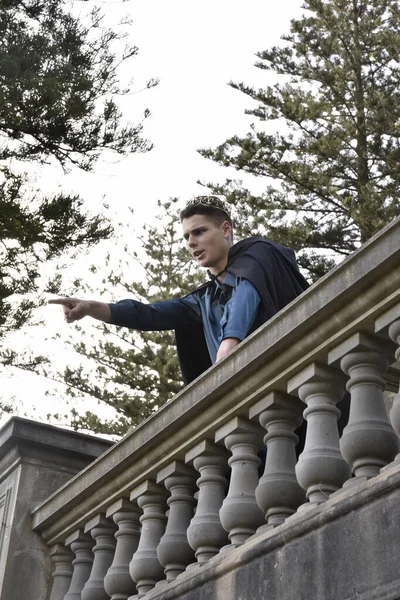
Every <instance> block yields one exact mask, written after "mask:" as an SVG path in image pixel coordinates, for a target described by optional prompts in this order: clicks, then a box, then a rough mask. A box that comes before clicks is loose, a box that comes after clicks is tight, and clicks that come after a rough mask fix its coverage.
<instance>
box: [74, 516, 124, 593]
mask: <svg viewBox="0 0 400 600" xmlns="http://www.w3.org/2000/svg"><path fill="white" fill-rule="evenodd" d="M84 531H85V533H90V535H91V536H92V538H93V539H94V540H95V542H96V543H95V545H94V547H93V554H94V560H93V566H92V570H91V573H90V577H89V579H88V580H87V582H86V583H85V586H84V588H83V590H82V594H81V600H109V595H108V594H107V592H106V591H105V589H104V577H105V575H106V573H107V571H108V569H109V568H110V566H111V563H112V560H113V557H114V552H115V544H116V541H115V537H114V534H115V531H116V527H115V525H114V523H113V522H112V521H110V520H109V519H106V518H105V517H104V515H102V514H99V515H97V516H95V517H93V518H92V519H90V521H88V522H87V523H86V526H85V529H84Z"/></svg>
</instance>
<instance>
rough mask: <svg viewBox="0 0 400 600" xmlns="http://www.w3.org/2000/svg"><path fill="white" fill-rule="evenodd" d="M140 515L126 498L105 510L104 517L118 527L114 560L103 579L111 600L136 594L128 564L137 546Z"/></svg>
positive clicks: (121, 599)
mask: <svg viewBox="0 0 400 600" xmlns="http://www.w3.org/2000/svg"><path fill="white" fill-rule="evenodd" d="M141 514H142V511H141V510H140V509H139V508H138V506H137V505H136V504H133V503H132V502H130V501H129V500H127V499H126V498H121V499H120V500H117V501H116V502H114V504H112V505H111V506H109V507H108V509H107V512H106V517H107V518H109V519H113V521H114V523H115V524H116V525H117V526H118V531H117V533H116V534H115V539H116V540H117V545H116V548H115V554H114V560H113V562H112V565H111V567H110V568H109V569H108V571H107V575H106V576H105V578H104V589H105V591H106V592H107V594H108V595H109V596H111V600H127V598H129V597H130V596H131V595H132V594H136V586H135V583H134V581H133V579H132V577H131V576H130V574H129V563H130V561H131V560H132V556H133V554H134V553H135V552H136V550H137V547H138V544H139V537H140V521H139V518H140V515H141Z"/></svg>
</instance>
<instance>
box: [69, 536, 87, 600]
mask: <svg viewBox="0 0 400 600" xmlns="http://www.w3.org/2000/svg"><path fill="white" fill-rule="evenodd" d="M65 545H66V546H70V548H71V550H72V552H73V553H74V554H75V558H74V560H73V561H72V566H73V568H74V572H73V574H72V579H71V585H70V586H69V589H68V592H67V594H66V596H65V598H64V600H81V592H82V590H83V586H84V585H85V583H86V582H87V580H88V579H89V577H90V571H91V570H92V565H93V558H94V556H93V552H92V548H93V546H94V539H93V538H92V536H90V535H88V534H85V533H84V532H83V530H82V529H78V530H77V531H74V533H72V534H71V535H70V536H68V537H67V539H66V540H65Z"/></svg>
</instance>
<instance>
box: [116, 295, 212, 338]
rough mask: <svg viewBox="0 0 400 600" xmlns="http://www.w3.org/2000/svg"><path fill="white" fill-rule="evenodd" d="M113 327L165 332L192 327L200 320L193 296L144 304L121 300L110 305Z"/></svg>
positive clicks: (136, 301)
mask: <svg viewBox="0 0 400 600" xmlns="http://www.w3.org/2000/svg"><path fill="white" fill-rule="evenodd" d="M109 307H110V311H111V321H110V323H111V324H112V325H119V326H121V327H129V328H130V329H137V330H139V331H163V330H167V329H176V328H177V327H180V326H182V325H188V326H190V322H191V321H193V319H195V320H196V321H199V320H200V316H199V311H198V308H197V302H196V299H195V298H193V297H192V296H191V295H190V296H186V297H185V298H176V299H173V300H165V301H164V302H155V303H153V304H144V303H143V302H139V301H138V300H120V301H119V302H116V303H114V304H109Z"/></svg>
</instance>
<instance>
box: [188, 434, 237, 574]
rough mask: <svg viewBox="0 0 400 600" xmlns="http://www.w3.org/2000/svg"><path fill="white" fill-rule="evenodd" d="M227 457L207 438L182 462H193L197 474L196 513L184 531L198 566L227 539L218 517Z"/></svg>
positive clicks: (223, 491) (224, 491)
mask: <svg viewBox="0 0 400 600" xmlns="http://www.w3.org/2000/svg"><path fill="white" fill-rule="evenodd" d="M228 458H229V453H228V451H227V450H225V448H223V447H222V446H218V445H217V444H214V442H211V441H210V440H204V441H203V442H200V443H199V444H197V446H195V447H194V448H192V449H191V450H189V451H188V452H187V453H186V456H185V461H186V462H187V463H189V464H193V466H194V468H195V469H196V470H197V471H199V473H200V477H199V479H198V480H197V485H198V487H199V492H198V500H197V508H196V514H195V515H194V517H193V519H192V520H191V522H190V525H189V528H188V530H187V538H188V542H189V544H190V546H191V547H192V548H193V550H195V556H196V559H197V564H198V565H202V564H204V563H206V562H208V561H209V560H210V559H211V558H213V556H215V555H216V554H218V552H219V551H220V549H221V548H222V546H224V545H226V544H228V541H229V540H228V534H227V532H226V531H225V529H224V528H223V527H222V525H221V521H220V518H219V511H220V509H221V506H222V503H223V501H224V498H225V494H226V488H227V487H228V481H227V479H226V477H225V474H226V472H227V471H228Z"/></svg>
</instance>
